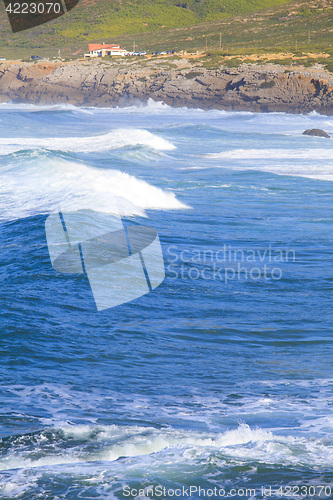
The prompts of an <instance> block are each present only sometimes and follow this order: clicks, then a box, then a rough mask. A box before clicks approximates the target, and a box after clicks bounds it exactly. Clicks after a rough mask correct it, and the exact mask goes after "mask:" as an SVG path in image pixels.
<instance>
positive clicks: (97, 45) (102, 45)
mask: <svg viewBox="0 0 333 500" xmlns="http://www.w3.org/2000/svg"><path fill="white" fill-rule="evenodd" d="M88 46H89V52H92V51H93V50H102V49H106V50H110V49H120V45H114V44H113V45H108V44H106V43H89V45H88Z"/></svg>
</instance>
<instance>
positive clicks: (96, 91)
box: [0, 59, 333, 115]
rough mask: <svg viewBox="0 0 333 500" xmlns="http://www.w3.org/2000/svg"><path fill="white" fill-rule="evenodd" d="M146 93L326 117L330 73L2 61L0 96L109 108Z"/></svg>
mask: <svg viewBox="0 0 333 500" xmlns="http://www.w3.org/2000/svg"><path fill="white" fill-rule="evenodd" d="M148 99H153V100H155V101H162V102H165V103H166V104H169V105H172V106H187V107H196V108H203V109H224V110H237V111H256V112H274V111H279V112H288V113H309V112H311V111H317V112H318V113H321V114H326V115H332V114H333V73H330V72H328V71H324V70H323V69H321V68H318V69H316V68H310V69H307V68H302V67H286V66H280V65H275V64H264V65H260V64H242V65H240V66H238V67H236V68H227V67H220V68H217V69H216V68H215V69H207V68H205V67H202V66H200V65H198V63H197V62H193V61H191V60H188V59H182V60H181V61H180V64H174V63H170V62H168V60H167V59H165V60H162V61H158V62H156V61H155V60H153V59H151V60H145V61H138V62H135V61H131V62H127V61H126V62H124V61H106V60H102V59H101V60H100V59H99V60H77V61H72V62H64V61H54V62H51V61H38V63H32V62H21V61H4V62H2V63H1V65H0V101H2V102H8V101H11V102H16V103H35V104H59V103H68V104H73V105H76V106H97V107H114V106H125V105H128V104H134V103H139V102H145V101H147V100H148Z"/></svg>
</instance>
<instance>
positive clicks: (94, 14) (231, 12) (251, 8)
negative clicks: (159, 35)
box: [0, 0, 286, 57]
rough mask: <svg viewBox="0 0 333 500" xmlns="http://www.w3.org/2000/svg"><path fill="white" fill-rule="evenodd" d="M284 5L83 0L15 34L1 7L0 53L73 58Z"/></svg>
mask: <svg viewBox="0 0 333 500" xmlns="http://www.w3.org/2000/svg"><path fill="white" fill-rule="evenodd" d="M36 1H37V0H36ZM285 3H286V0H131V1H123V0H81V2H80V4H79V5H78V6H77V7H76V8H75V9H73V10H72V11H71V12H70V13H69V14H67V15H65V16H62V17H60V18H59V19H57V20H55V21H52V22H51V23H49V24H45V25H42V26H40V27H36V28H34V29H32V30H28V31H25V32H21V33H17V34H15V35H14V34H13V33H12V32H11V30H10V26H9V22H8V20H7V15H6V12H5V9H4V7H3V3H2V2H1V6H0V30H1V38H0V50H1V52H2V54H3V55H4V56H5V57H13V56H23V57H25V56H27V54H28V53H30V52H31V50H34V51H39V52H40V51H41V50H42V53H43V54H46V52H48V53H49V55H56V54H57V52H58V50H59V48H62V49H64V50H65V52H66V49H68V53H70V52H75V50H79V49H81V48H83V47H84V48H85V47H86V43H87V42H89V41H102V40H105V41H107V40H109V39H110V38H112V37H116V36H118V35H122V34H134V33H135V34H144V33H149V32H156V31H160V30H162V31H166V30H168V29H170V28H171V29H172V28H181V27H186V26H190V25H196V24H198V23H203V22H211V21H216V20H221V19H225V18H228V17H231V16H235V15H243V14H246V13H251V12H255V11H257V10H261V9H267V8H270V7H274V6H277V5H281V4H285ZM45 50H46V52H45Z"/></svg>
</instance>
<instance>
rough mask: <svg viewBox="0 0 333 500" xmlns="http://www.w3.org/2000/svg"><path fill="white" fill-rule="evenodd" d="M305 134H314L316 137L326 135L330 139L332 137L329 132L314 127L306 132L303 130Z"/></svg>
mask: <svg viewBox="0 0 333 500" xmlns="http://www.w3.org/2000/svg"><path fill="white" fill-rule="evenodd" d="M303 135H312V136H314V137H326V138H327V139H330V137H331V136H330V135H329V134H328V133H327V132H325V131H324V130H321V129H320V128H312V129H308V130H305V132H303Z"/></svg>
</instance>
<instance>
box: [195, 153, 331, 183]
mask: <svg viewBox="0 0 333 500" xmlns="http://www.w3.org/2000/svg"><path fill="white" fill-rule="evenodd" d="M205 157H206V158H210V159H217V160H225V161H226V163H224V164H223V165H219V166H222V167H226V168H231V169H232V170H257V171H263V172H270V173H274V174H278V175H293V176H297V177H307V178H310V179H319V180H328V181H332V180H333V148H332V149H305V150H294V149H233V150H228V151H222V152H220V153H210V154H208V155H206V156H205ZM230 160H232V161H233V162H236V161H240V162H241V163H240V165H235V164H234V163H232V164H230ZM249 160H257V163H256V164H255V165H253V164H252V165H248V164H246V163H245V161H249ZM286 160H287V161H286ZM294 160H303V161H294Z"/></svg>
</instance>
